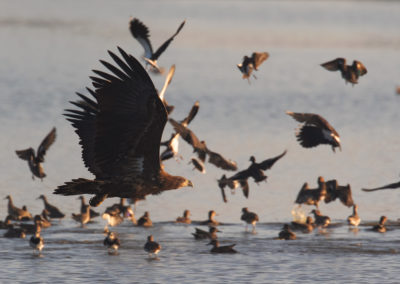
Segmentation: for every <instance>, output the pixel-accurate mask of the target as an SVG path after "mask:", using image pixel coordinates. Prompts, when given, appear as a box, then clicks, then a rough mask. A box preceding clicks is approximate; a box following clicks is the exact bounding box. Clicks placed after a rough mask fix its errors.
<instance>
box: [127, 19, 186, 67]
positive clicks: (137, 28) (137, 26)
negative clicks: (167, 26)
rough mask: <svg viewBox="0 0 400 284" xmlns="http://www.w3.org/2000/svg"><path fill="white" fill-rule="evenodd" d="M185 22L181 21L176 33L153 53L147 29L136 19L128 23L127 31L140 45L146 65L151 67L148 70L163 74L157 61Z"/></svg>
mask: <svg viewBox="0 0 400 284" xmlns="http://www.w3.org/2000/svg"><path fill="white" fill-rule="evenodd" d="M185 22H186V20H185V21H183V22H182V23H181V24H180V25H179V27H178V29H177V31H176V32H175V33H174V34H173V35H172V36H171V37H170V38H169V39H168V40H166V41H165V42H164V43H163V44H162V45H161V46H160V47H159V48H158V49H157V50H156V51H155V52H154V51H153V47H152V45H151V42H150V34H149V29H148V27H147V26H145V25H144V24H143V23H142V22H141V21H139V20H138V19H137V18H133V19H132V20H131V21H130V23H129V30H130V31H131V33H132V36H133V37H134V38H135V39H136V40H137V41H138V42H139V43H140V45H141V46H142V47H143V49H144V59H145V61H146V63H147V64H148V65H149V66H150V67H151V68H150V70H152V71H154V72H156V73H163V68H160V67H159V66H158V65H157V60H158V58H159V57H160V55H161V54H162V53H163V52H164V51H165V50H166V49H167V47H168V46H169V45H170V43H171V42H172V41H173V40H174V38H175V36H177V35H178V33H179V32H180V31H181V29H182V28H183V26H184V25H185Z"/></svg>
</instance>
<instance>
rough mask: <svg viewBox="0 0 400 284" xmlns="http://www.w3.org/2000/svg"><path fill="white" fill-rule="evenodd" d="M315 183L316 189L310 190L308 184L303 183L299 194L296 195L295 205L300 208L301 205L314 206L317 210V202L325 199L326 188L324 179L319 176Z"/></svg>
mask: <svg viewBox="0 0 400 284" xmlns="http://www.w3.org/2000/svg"><path fill="white" fill-rule="evenodd" d="M317 183H318V187H317V188H315V189H311V188H310V187H309V186H308V183H307V182H305V183H304V184H303V186H302V188H301V189H300V191H299V193H298V194H297V198H296V200H295V203H297V204H299V206H301V204H306V205H315V207H317V209H318V204H319V202H320V201H322V200H324V199H325V198H326V195H327V189H326V188H327V186H326V183H325V181H324V178H323V177H321V176H320V177H318V180H317Z"/></svg>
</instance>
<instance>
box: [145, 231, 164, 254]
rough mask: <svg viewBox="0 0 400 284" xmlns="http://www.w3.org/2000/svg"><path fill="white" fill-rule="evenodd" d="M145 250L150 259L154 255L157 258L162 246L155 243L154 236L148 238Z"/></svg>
mask: <svg viewBox="0 0 400 284" xmlns="http://www.w3.org/2000/svg"><path fill="white" fill-rule="evenodd" d="M144 250H145V251H146V252H147V253H148V254H149V257H151V256H152V254H154V255H155V256H156V255H157V254H158V253H159V252H160V250H161V245H160V244H159V243H157V242H155V241H154V237H153V236H152V235H150V236H148V237H147V242H146V244H145V245H144Z"/></svg>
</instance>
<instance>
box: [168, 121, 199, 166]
mask: <svg viewBox="0 0 400 284" xmlns="http://www.w3.org/2000/svg"><path fill="white" fill-rule="evenodd" d="M169 122H170V123H171V124H172V126H173V127H174V129H175V131H176V132H177V133H179V134H180V135H181V137H182V138H183V140H185V141H186V142H187V143H189V144H190V145H192V147H193V149H194V151H195V152H197V154H198V156H199V159H200V160H201V161H202V162H204V161H205V158H206V147H205V145H204V143H202V142H201V141H200V140H199V139H198V138H197V136H196V135H195V134H194V133H193V131H191V130H190V129H189V128H187V127H186V126H184V125H182V124H181V123H179V122H177V121H175V120H174V119H172V118H170V119H169Z"/></svg>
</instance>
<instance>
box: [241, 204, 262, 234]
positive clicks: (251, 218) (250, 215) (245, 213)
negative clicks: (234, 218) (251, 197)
mask: <svg viewBox="0 0 400 284" xmlns="http://www.w3.org/2000/svg"><path fill="white" fill-rule="evenodd" d="M240 220H242V221H245V222H246V231H247V225H248V224H251V225H252V226H253V232H255V230H256V223H257V222H258V215H257V214H256V213H254V212H250V211H249V209H248V208H247V207H244V208H242V216H241V217H240Z"/></svg>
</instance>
